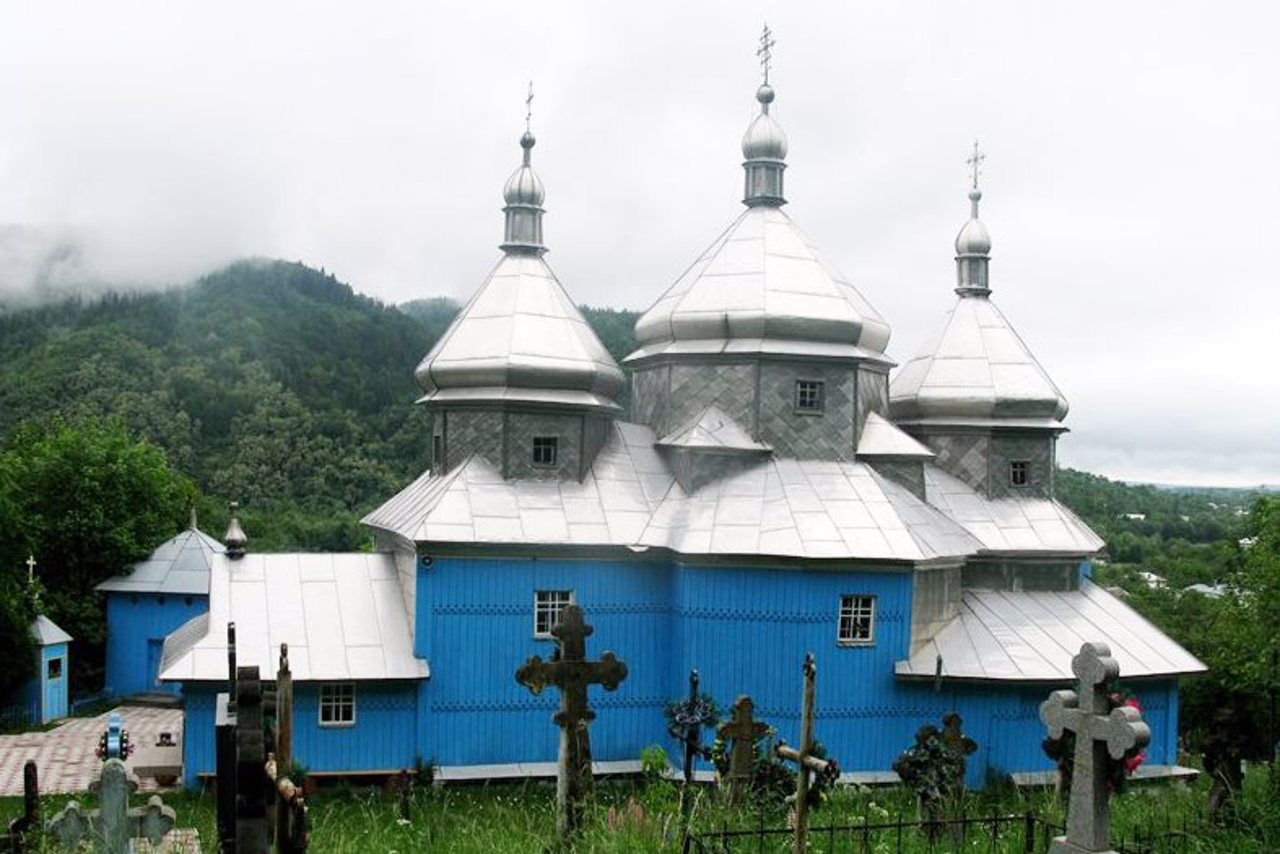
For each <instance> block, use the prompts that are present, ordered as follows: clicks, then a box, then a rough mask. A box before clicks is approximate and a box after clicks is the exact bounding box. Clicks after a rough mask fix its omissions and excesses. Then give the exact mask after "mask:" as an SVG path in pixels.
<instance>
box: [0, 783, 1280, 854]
mask: <svg viewBox="0 0 1280 854" xmlns="http://www.w3.org/2000/svg"><path fill="white" fill-rule="evenodd" d="M1267 786H1268V780H1267V775H1266V770H1265V769H1263V768H1258V769H1254V770H1253V771H1251V773H1250V774H1249V777H1248V779H1247V781H1246V791H1245V792H1244V794H1243V795H1242V797H1241V798H1240V801H1239V802H1240V821H1239V823H1238V824H1237V825H1236V826H1235V827H1228V828H1220V829H1214V830H1212V831H1206V830H1205V829H1204V827H1203V825H1202V822H1203V818H1202V815H1203V810H1204V803H1205V800H1206V797H1207V793H1208V786H1207V783H1205V781H1203V780H1200V781H1197V782H1196V783H1194V784H1191V785H1184V784H1180V783H1172V784H1161V785H1143V786H1134V787H1131V788H1130V790H1129V791H1127V792H1126V793H1125V794H1123V795H1121V796H1119V797H1116V798H1114V799H1113V802H1112V803H1113V828H1114V835H1115V838H1116V839H1117V840H1118V839H1119V837H1120V836H1121V835H1124V836H1125V837H1126V839H1132V837H1133V834H1134V832H1135V831H1137V830H1144V829H1148V828H1155V829H1158V830H1164V829H1165V827H1166V822H1167V825H1168V827H1169V828H1170V829H1173V830H1177V829H1178V828H1180V826H1181V824H1182V821H1183V820H1184V818H1185V820H1186V822H1187V824H1188V825H1189V826H1190V827H1191V828H1192V830H1193V833H1192V835H1191V837H1190V838H1189V839H1188V840H1187V842H1186V844H1184V846H1183V847H1182V848H1181V849H1177V850H1181V851H1186V852H1195V854H1199V852H1246V854H1248V852H1272V851H1276V850H1280V806H1277V804H1276V803H1275V801H1274V799H1272V798H1269V797H1268V796H1267V794H1268V793H1267ZM77 798H78V799H79V800H80V801H81V803H82V804H85V805H88V804H91V803H92V802H93V800H94V799H93V797H92V796H90V795H84V796H77ZM70 799H71V798H70V797H69V796H65V795H61V796H49V797H46V798H45V799H44V801H43V806H42V808H43V810H44V816H45V817H46V818H48V817H50V816H52V815H53V814H54V813H55V812H56V810H58V809H60V808H61V807H62V806H63V805H64V804H65V803H66V802H67V801H68V800H70ZM135 801H136V802H137V803H138V804H141V803H142V802H143V798H142V797H141V796H135ZM165 801H166V803H168V804H170V805H171V806H173V807H174V808H175V809H176V810H177V813H178V817H179V823H180V824H181V825H182V826H188V827H192V826H193V827H196V828H197V829H198V830H199V831H200V838H201V841H202V845H203V848H204V850H205V851H206V852H211V851H213V850H214V842H215V834H214V799H213V797H212V796H211V795H207V794H197V793H188V792H176V793H173V794H170V795H168V796H167V797H166V798H165ZM310 804H311V823H312V841H311V850H312V851H316V852H324V854H356V852H360V854H368V852H377V853H378V854H392V852H395V854H410V852H421V851H430V852H448V854H471V853H472V852H477V853H478V852H495V851H501V852H540V851H554V850H557V849H556V846H555V832H554V828H555V787H554V785H553V784H551V783H546V782H530V783H521V784H503V785H492V786H480V785H476V786H449V787H443V788H422V789H418V790H416V791H415V792H414V796H413V808H412V812H413V820H412V821H411V822H409V823H400V822H398V821H397V819H398V818H399V810H398V802H397V797H396V796H395V795H393V794H385V793H383V792H382V791H380V790H375V789H355V788H350V787H346V786H342V785H338V786H335V787H332V788H327V789H322V790H321V791H320V792H318V793H317V794H316V795H315V796H313V797H312V799H311V801H310ZM20 810H21V800H20V799H19V798H3V799H0V822H3V823H6V824H7V822H8V819H9V818H11V817H13V816H15V815H17V814H18V812H19V811H20ZM965 811H966V813H967V814H969V815H990V814H993V813H1005V814H1019V815H1020V814H1023V813H1025V812H1026V811H1033V812H1035V813H1037V814H1040V815H1045V816H1048V817H1051V818H1052V819H1053V820H1055V821H1058V822H1061V815H1062V810H1061V805H1060V804H1059V803H1058V800H1057V796H1056V795H1055V794H1054V793H1052V792H1045V791H1037V792H1028V793H1018V792H1011V791H1004V792H1000V793H996V794H981V793H978V794H971V795H970V796H969V797H968V798H967V800H966V804H965ZM678 813H679V791H678V789H677V788H676V787H675V786H674V785H672V784H670V783H667V782H652V783H647V784H646V783H642V782H639V781H635V782H629V781H623V782H614V783H604V784H601V785H599V786H597V792H596V798H595V800H594V802H593V803H592V804H591V805H590V807H589V808H588V812H587V821H586V826H585V828H584V830H583V832H582V833H581V835H580V837H579V838H578V840H577V844H576V845H575V846H574V848H573V849H572V850H574V851H576V852H582V854H595V852H599V854H607V853H608V854H613V853H614V852H664V851H670V852H675V851H679V850H680V827H679V819H678ZM914 815H915V807H914V804H913V803H912V802H911V800H910V797H909V795H908V793H906V792H905V791H903V790H901V789H896V788H891V789H862V788H842V789H839V790H837V791H836V792H835V793H833V795H832V796H831V798H830V799H829V800H828V802H827V803H826V804H824V805H823V807H822V808H821V809H819V810H817V811H816V812H814V813H812V821H811V825H810V826H811V828H812V831H811V845H810V850H811V851H812V852H814V854H828V852H833V854H834V852H845V851H855V850H856V851H862V850H864V849H863V848H862V836H861V834H854V838H853V839H852V840H850V839H848V838H843V839H841V838H837V839H836V840H835V842H836V843H837V844H835V845H829V842H828V836H827V833H826V830H825V828H826V827H827V826H828V825H829V824H834V825H837V826H840V825H858V824H861V823H862V822H863V821H864V820H865V821H867V822H870V823H875V822H877V821H893V820H895V819H897V818H898V817H899V816H901V817H903V818H905V819H910V818H911V817H913V816H914ZM785 821H786V816H785V812H784V811H783V810H782V809H781V808H777V807H775V808H771V809H766V810H764V811H763V812H758V811H755V810H752V809H750V808H746V807H739V808H730V807H729V806H728V805H726V804H724V803H723V802H722V799H721V798H720V797H719V796H718V794H717V793H716V792H715V790H713V789H702V790H700V791H699V793H698V795H697V797H696V799H695V803H694V807H693V815H692V826H693V828H694V829H695V830H701V831H716V830H720V829H721V828H754V827H757V826H760V825H761V824H763V826H765V827H771V828H776V827H782V826H784V825H785ZM903 841H904V845H903V850H904V851H908V852H916V851H919V852H926V851H930V850H934V851H938V852H942V851H975V852H977V851H994V852H1005V851H1009V852H1012V851H1021V843H1022V832H1021V826H1020V825H1019V826H1018V827H1017V828H1015V829H1012V830H1009V829H1006V830H1003V831H1002V832H1001V833H1000V834H999V836H998V837H997V840H996V842H995V843H994V844H993V842H992V836H991V834H990V833H989V832H985V833H984V832H981V831H978V832H974V833H972V834H971V835H970V837H969V838H967V839H966V840H965V841H964V843H963V844H959V845H957V844H954V843H952V842H950V841H949V840H945V839H944V840H943V841H941V842H939V844H938V846H937V847H936V848H934V849H930V847H929V845H928V842H927V840H926V839H925V838H924V836H923V835H922V834H921V833H920V832H919V831H918V830H917V829H916V828H914V827H913V828H910V829H907V830H905V831H904V832H903ZM788 846H789V842H788V841H787V840H786V839H785V838H782V837H779V838H775V839H771V840H769V841H767V842H766V843H765V844H764V845H763V847H762V848H761V849H760V850H762V851H769V852H773V851H778V852H781V851H786V850H789V847H788ZM736 850H742V851H748V850H749V851H756V850H757V848H756V842H755V840H752V841H751V844H750V846H747V845H745V844H744V845H743V846H741V848H739V849H736ZM866 850H869V851H872V852H893V851H895V850H897V849H896V834H895V833H894V832H885V833H883V834H880V835H876V834H871V835H870V836H869V837H868V846H867V849H866ZM1160 850H1163V849H1160Z"/></svg>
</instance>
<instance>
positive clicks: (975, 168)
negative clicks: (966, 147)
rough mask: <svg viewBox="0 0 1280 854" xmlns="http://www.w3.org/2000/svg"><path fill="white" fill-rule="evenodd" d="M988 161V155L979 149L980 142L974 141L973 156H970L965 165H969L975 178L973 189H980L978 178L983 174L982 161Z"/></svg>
mask: <svg viewBox="0 0 1280 854" xmlns="http://www.w3.org/2000/svg"><path fill="white" fill-rule="evenodd" d="M986 159H987V155H985V154H983V153H982V151H980V150H979V149H978V141H977V140H976V139H975V140H974V141H973V154H970V155H969V159H968V160H966V161H965V163H968V164H969V173H970V175H971V176H972V178H973V189H975V190H976V189H978V176H979V175H981V174H982V161H984V160H986Z"/></svg>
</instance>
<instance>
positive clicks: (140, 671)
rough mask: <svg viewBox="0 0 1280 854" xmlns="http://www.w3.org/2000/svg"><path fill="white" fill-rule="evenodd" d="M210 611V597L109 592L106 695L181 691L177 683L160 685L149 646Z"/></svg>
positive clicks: (117, 695) (119, 695) (155, 663)
mask: <svg viewBox="0 0 1280 854" xmlns="http://www.w3.org/2000/svg"><path fill="white" fill-rule="evenodd" d="M208 610H209V597H208V596H198V595H173V594H156V593H108V594H107V674H106V691H107V693H108V694H110V695H111V696H114V697H121V696H126V695H128V694H136V693H140V692H142V691H177V690H179V685H178V683H157V681H156V675H157V674H156V673H155V666H156V665H157V664H158V662H157V661H155V659H154V656H152V655H149V646H150V645H151V643H152V641H156V640H159V641H161V642H163V641H164V638H165V636H166V635H168V634H169V633H170V632H172V631H174V630H175V629H177V628H178V627H179V626H181V625H182V624H183V623H185V622H187V621H188V620H190V619H191V618H192V617H195V616H198V615H199V614H203V613H204V612H205V611H208Z"/></svg>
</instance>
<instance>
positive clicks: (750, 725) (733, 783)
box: [716, 694, 769, 803]
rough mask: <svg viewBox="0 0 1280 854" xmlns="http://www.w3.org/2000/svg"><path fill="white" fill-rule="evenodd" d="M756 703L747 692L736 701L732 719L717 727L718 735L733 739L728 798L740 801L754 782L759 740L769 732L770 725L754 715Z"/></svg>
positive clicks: (731, 715)
mask: <svg viewBox="0 0 1280 854" xmlns="http://www.w3.org/2000/svg"><path fill="white" fill-rule="evenodd" d="M755 707H756V706H755V703H754V702H752V700H751V698H750V697H748V696H747V695H746V694H743V695H741V696H740V697H738V699H736V700H734V701H733V710H732V711H731V712H730V714H729V720H727V721H725V722H724V723H722V724H720V726H718V727H716V735H717V736H719V737H720V738H722V739H724V740H725V741H732V742H733V750H732V751H731V752H730V753H729V801H730V802H731V803H737V802H738V799H739V798H740V797H741V795H742V792H743V790H744V789H746V788H747V787H748V786H749V785H750V784H751V777H752V774H753V771H754V769H755V763H756V742H758V741H759V740H760V739H762V738H764V737H765V736H766V735H768V733H769V725H768V724H766V723H764V722H763V721H757V720H756V719H755Z"/></svg>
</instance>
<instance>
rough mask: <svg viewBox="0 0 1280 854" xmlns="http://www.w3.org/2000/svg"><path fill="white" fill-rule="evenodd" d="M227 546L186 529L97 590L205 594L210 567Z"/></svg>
mask: <svg viewBox="0 0 1280 854" xmlns="http://www.w3.org/2000/svg"><path fill="white" fill-rule="evenodd" d="M225 551H226V549H225V548H224V547H223V545H222V543H220V542H218V541H217V540H215V539H214V538H213V537H211V536H209V535H208V534H206V533H205V532H204V531H201V530H200V529H199V528H194V527H192V528H187V529H186V530H185V531H183V532H182V533H180V534H178V535H177V536H176V537H173V538H172V539H169V540H166V541H165V542H164V543H162V544H161V545H160V546H159V547H158V548H157V549H156V550H155V551H154V552H152V553H151V556H150V557H148V558H147V559H146V560H144V561H140V562H138V563H135V564H134V565H133V571H132V572H131V573H129V574H128V575H117V576H115V577H114V578H108V579H107V580H106V581H103V582H102V583H101V584H99V585H98V586H97V587H96V588H95V589H97V590H101V591H103V592H105V593H169V594H174V595H199V596H204V595H206V594H207V593H208V592H209V566H210V564H211V562H212V560H213V556H214V555H217V554H222V553H223V552H225Z"/></svg>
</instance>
